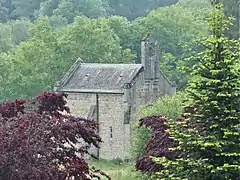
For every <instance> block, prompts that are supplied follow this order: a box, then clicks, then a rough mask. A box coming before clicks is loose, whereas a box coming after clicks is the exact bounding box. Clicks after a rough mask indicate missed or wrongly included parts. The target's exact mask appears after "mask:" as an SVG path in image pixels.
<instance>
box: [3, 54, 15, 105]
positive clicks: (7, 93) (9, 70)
mask: <svg viewBox="0 0 240 180" xmlns="http://www.w3.org/2000/svg"><path fill="white" fill-rule="evenodd" d="M0 72H1V73H0V103H2V102H3V101H5V100H7V99H8V97H11V96H12V95H13V84H12V83H11V82H12V78H13V76H14V75H16V74H14V73H13V64H12V61H11V55H10V54H8V53H4V52H2V53H0Z"/></svg>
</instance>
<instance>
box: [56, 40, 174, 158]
mask: <svg viewBox="0 0 240 180" xmlns="http://www.w3.org/2000/svg"><path fill="white" fill-rule="evenodd" d="M141 56H142V57H141V62H142V63H141V64H98V63H87V64H85V63H81V62H80V61H76V62H75V64H74V65H73V66H72V68H71V69H70V70H69V71H68V73H67V74H66V75H65V76H64V78H63V79H62V80H61V81H59V82H58V83H57V85H56V87H55V91H57V92H65V93H67V94H68V98H67V105H68V106H69V107H70V110H71V114H72V115H75V116H80V117H85V118H88V119H92V120H94V121H96V122H97V123H98V125H99V128H98V133H99V135H100V137H101V138H102V140H103V143H101V144H100V149H94V148H93V149H92V151H93V153H94V154H95V155H97V156H98V157H99V158H102V159H116V158H120V159H125V158H127V157H128V155H129V147H130V142H131V130H132V125H133V123H135V121H136V113H137V111H138V109H139V108H140V107H141V106H145V105H148V104H151V103H153V102H155V101H156V100H157V99H158V98H159V97H161V96H163V95H172V94H174V93H175V91H176V89H175V87H174V86H173V85H172V84H171V82H170V81H169V80H168V79H167V77H166V75H165V74H164V73H163V72H162V71H161V70H160V68H159V60H160V52H159V45H158V42H157V40H156V39H155V38H154V37H153V36H151V35H149V36H148V37H147V38H146V39H144V40H143V41H142V43H141Z"/></svg>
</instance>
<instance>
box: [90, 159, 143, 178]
mask: <svg viewBox="0 0 240 180" xmlns="http://www.w3.org/2000/svg"><path fill="white" fill-rule="evenodd" d="M89 165H90V167H92V166H94V167H95V168H96V169H101V170H102V171H104V172H105V173H106V174H108V175H109V176H110V177H111V179H112V180H144V177H143V175H142V174H141V173H139V172H136V171H135V168H134V164H131V163H129V164H126V163H122V164H119V165H118V164H115V163H113V162H111V161H104V160H91V161H90V162H89ZM105 179H106V178H103V180H105ZM145 179H146V178H145Z"/></svg>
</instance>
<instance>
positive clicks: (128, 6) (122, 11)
mask: <svg viewBox="0 0 240 180" xmlns="http://www.w3.org/2000/svg"><path fill="white" fill-rule="evenodd" d="M177 2H178V0H148V1H146V0H138V2H137V3H136V1H135V0H108V3H109V5H110V7H111V8H112V9H113V10H114V11H115V14H116V15H120V16H124V17H127V18H128V19H130V20H133V19H135V18H137V17H140V16H143V15H145V14H147V13H148V12H149V11H150V10H152V9H154V8H158V7H163V6H169V5H172V4H176V3H177Z"/></svg>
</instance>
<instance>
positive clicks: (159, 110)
mask: <svg viewBox="0 0 240 180" xmlns="http://www.w3.org/2000/svg"><path fill="white" fill-rule="evenodd" d="M184 97H185V95H184V93H177V94H175V95H173V96H165V97H163V98H160V99H159V100H158V101H157V102H156V103H154V104H152V105H151V106H149V107H143V108H142V109H141V110H140V112H139V117H138V120H137V122H136V125H135V127H134V128H133V138H132V149H131V151H132V152H131V154H132V157H133V158H134V159H136V158H138V157H142V156H144V155H145V145H146V142H147V140H148V139H149V138H150V136H151V130H150V129H148V128H146V127H140V128H138V127H137V126H138V123H139V119H141V118H142V117H151V116H160V115H162V116H166V117H169V118H171V119H173V120H176V119H177V118H178V117H179V116H180V115H181V114H182V112H183V99H184Z"/></svg>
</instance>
